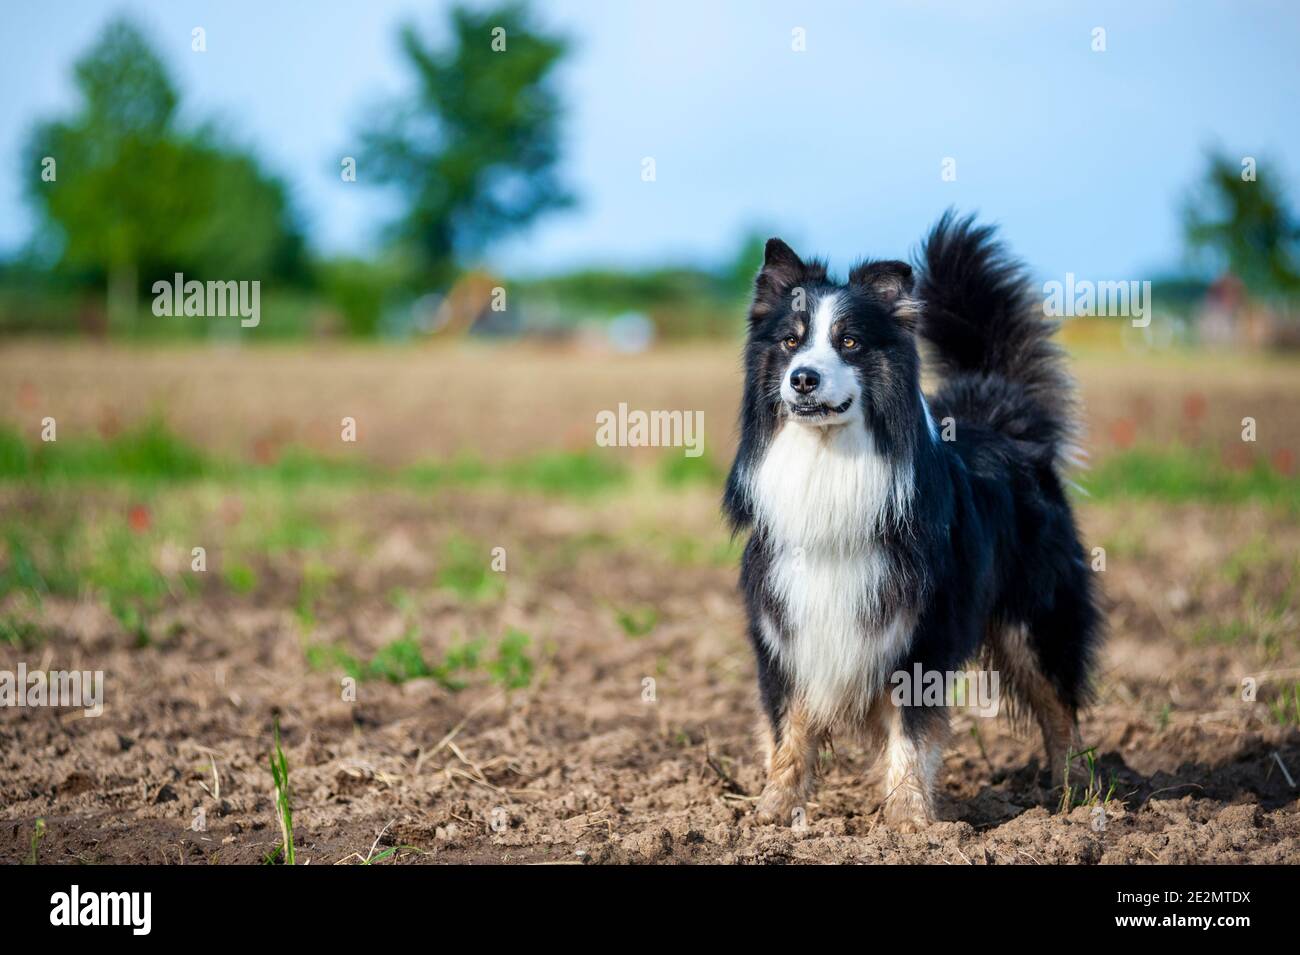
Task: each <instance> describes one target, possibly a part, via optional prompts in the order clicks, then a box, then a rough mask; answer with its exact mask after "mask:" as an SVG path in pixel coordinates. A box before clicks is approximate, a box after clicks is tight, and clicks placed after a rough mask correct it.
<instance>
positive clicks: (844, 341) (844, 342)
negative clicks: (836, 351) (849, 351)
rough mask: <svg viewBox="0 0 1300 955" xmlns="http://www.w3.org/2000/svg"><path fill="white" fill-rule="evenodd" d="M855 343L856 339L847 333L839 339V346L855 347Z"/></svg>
mask: <svg viewBox="0 0 1300 955" xmlns="http://www.w3.org/2000/svg"><path fill="white" fill-rule="evenodd" d="M857 344H858V343H857V340H856V339H854V338H853V337H852V336H849V335H845V336H844V337H843V338H841V339H840V346H841V347H843V348H855V347H857Z"/></svg>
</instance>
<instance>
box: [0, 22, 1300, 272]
mask: <svg viewBox="0 0 1300 955" xmlns="http://www.w3.org/2000/svg"><path fill="white" fill-rule="evenodd" d="M446 6H447V4H446V3H443V2H432V0H425V2H422V3H416V2H406V0H366V2H363V3H357V2H354V0H348V2H342V0H316V2H311V3H306V2H287V0H282V2H275V0H257V2H249V0H186V2H177V0H128V2H123V3H118V4H112V3H105V2H102V0H101V2H94V0H60V2H58V3H45V4H37V3H23V4H18V3H16V2H12V3H6V4H5V5H4V8H3V10H2V11H0V88H3V89H4V90H5V91H6V95H5V96H4V97H0V173H2V174H0V253H3V252H12V251H13V250H14V249H16V248H17V247H19V246H20V245H21V244H22V243H23V242H25V241H26V239H27V238H28V236H29V235H30V233H31V229H32V225H33V220H32V217H31V215H30V213H29V210H28V208H27V206H26V203H25V202H24V200H23V182H22V180H23V177H24V176H36V175H39V170H25V169H20V168H19V162H20V156H21V151H22V144H23V143H24V141H25V140H26V137H27V136H28V134H29V131H30V129H31V127H32V124H33V123H34V122H36V121H37V120H39V119H42V118H48V117H51V116H55V115H59V114H61V113H65V112H67V111H69V110H70V109H71V108H72V107H73V106H74V104H75V102H76V96H75V90H74V87H73V85H72V81H71V64H72V63H73V61H74V60H75V59H76V58H77V56H78V55H79V54H80V53H81V52H82V51H84V50H85V49H86V48H87V47H88V46H89V45H90V44H91V43H92V42H93V41H94V39H95V38H96V36H97V34H98V33H99V31H100V30H101V29H102V27H103V25H104V24H105V22H106V21H107V20H108V19H109V18H110V17H111V16H112V15H113V14H115V13H118V12H125V13H127V14H129V15H131V16H132V17H133V18H134V19H135V20H136V21H137V22H138V23H140V24H141V25H142V26H143V27H144V29H145V31H146V33H147V34H148V36H149V37H150V38H151V39H152V41H153V43H154V44H155V47H156V49H157V50H158V51H159V53H160V55H161V56H162V57H163V59H164V60H165V62H166V63H167V64H168V66H169V67H170V68H171V70H172V72H173V76H174V78H175V79H176V81H177V83H178V85H179V87H180V89H181V91H182V94H183V104H184V110H185V115H186V116H187V117H188V118H189V119H191V120H193V121H195V122H198V121H201V120H204V119H208V118H212V117H217V118H219V119H220V120H221V121H222V122H223V124H224V125H225V127H226V129H227V131H228V132H230V133H231V134H232V135H233V136H234V138H235V139H236V140H237V141H238V142H241V143H243V144H246V145H248V146H250V147H252V148H254V149H255V150H256V151H257V152H258V153H259V154H260V155H261V156H263V157H264V159H265V161H266V163H267V165H268V166H269V167H270V168H271V169H272V170H273V171H274V172H276V173H277V174H278V175H280V176H281V177H282V178H283V179H284V180H285V181H286V182H287V183H288V185H289V187H290V189H291V192H292V194H293V196H294V198H295V200H296V202H297V205H298V208H299V209H300V210H301V212H302V214H303V215H304V218H305V219H306V223H307V225H308V232H309V236H310V241H311V242H312V243H313V245H314V246H315V247H316V248H317V249H318V250H320V251H322V252H325V253H361V254H364V253H366V252H367V251H370V250H373V249H374V248H375V247H376V245H377V243H378V242H379V241H380V234H381V229H382V226H383V224H384V222H385V220H386V218H387V217H388V216H390V215H391V213H392V211H393V209H394V202H395V198H394V197H392V196H391V195H385V194H384V193H383V192H382V191H381V190H378V189H375V188H372V187H367V186H366V184H365V175H366V171H365V168H364V166H361V167H359V168H358V170H357V175H358V182H354V183H346V182H343V181H342V180H341V178H340V176H339V162H340V159H341V157H343V156H347V155H352V154H354V153H355V152H356V138H355V133H356V130H358V129H359V128H360V127H361V126H362V125H363V124H364V121H365V119H366V117H367V116H368V114H369V112H370V111H371V110H372V109H373V108H374V107H375V106H376V105H377V104H378V103H381V102H383V101H384V100H385V99H386V98H388V97H391V96H394V95H398V94H400V93H401V92H402V91H403V90H404V89H407V88H409V83H408V81H409V77H408V74H407V70H406V67H405V65H404V64H403V62H402V60H401V57H400V55H399V52H398V49H397V43H396V32H397V27H398V25H399V24H401V23H403V22H407V21H410V22H414V23H415V24H417V25H419V26H420V27H421V28H423V29H424V30H425V31H426V32H427V34H428V35H430V36H437V35H439V32H440V29H441V25H442V23H443V22H444V20H445V9H446ZM538 12H539V18H540V20H541V21H542V22H543V23H544V24H546V25H547V26H548V27H551V28H554V29H558V30H559V31H561V32H563V33H565V34H567V35H568V36H569V37H571V38H572V40H573V41H574V52H573V54H572V56H571V57H570V59H569V60H568V62H566V64H565V65H564V66H563V68H562V70H561V72H560V73H559V75H558V77H557V81H558V83H559V85H560V89H561V91H562V94H563V96H564V99H565V101H566V102H567V104H568V117H567V119H566V122H565V128H564V143H563V147H564V148H563V160H562V166H561V168H562V172H563V175H564V177H565V179H566V181H567V182H568V183H569V185H570V186H571V187H572V189H573V190H574V191H575V192H576V194H577V196H578V198H579V203H578V205H577V207H576V208H574V209H573V210H571V211H566V212H563V213H559V214H555V215H552V216H549V217H548V218H546V219H544V220H541V221H539V222H538V223H536V224H535V225H534V226H533V227H531V228H530V229H528V230H527V232H525V233H523V234H521V235H519V236H517V237H515V238H512V239H509V240H506V241H504V242H502V243H500V244H498V245H497V246H495V247H493V248H492V249H490V250H489V251H488V253H487V255H486V259H487V262H486V264H488V265H490V266H493V267H496V268H498V269H501V270H504V271H506V272H508V273H510V274H516V275H520V274H543V273H547V272H553V271H559V270H563V269H568V268H573V267H580V266H589V265H626V266H639V265H653V264H659V263H664V262H672V263H698V264H701V265H714V264H718V263H720V262H723V261H726V260H728V259H729V258H730V257H732V256H733V255H734V253H735V250H736V249H737V247H738V244H739V241H740V238H741V236H742V235H743V234H745V233H747V232H750V231H753V230H758V231H763V232H765V233H767V234H779V235H781V236H782V237H784V238H785V239H786V240H787V241H788V242H790V243H791V244H792V245H793V246H794V247H795V248H796V250H798V251H799V252H800V253H801V254H819V255H823V256H827V257H829V259H830V261H831V266H832V269H833V270H836V271H838V272H839V273H840V274H843V273H844V272H845V271H846V270H847V268H848V266H849V265H850V264H851V262H852V260H854V259H857V258H861V257H864V256H877V257H906V256H907V255H908V254H909V253H910V252H911V251H912V250H913V249H914V248H915V246H916V244H917V242H918V240H919V239H920V237H921V236H922V235H923V233H924V231H925V229H926V228H927V226H928V225H929V224H930V223H932V222H933V221H934V220H935V219H936V218H937V217H938V216H939V214H940V213H941V212H942V211H943V210H944V209H945V208H947V207H949V206H956V207H957V208H959V209H961V210H964V211H971V212H979V213H980V214H981V216H982V217H984V218H986V219H989V220H991V221H994V222H997V223H999V224H1001V226H1002V228H1003V230H1004V234H1005V235H1006V237H1007V240H1008V242H1009V243H1010V244H1011V246H1012V248H1013V250H1014V251H1015V252H1016V253H1017V254H1018V255H1019V256H1020V257H1021V258H1022V259H1024V260H1025V261H1026V262H1028V263H1029V265H1030V267H1031V268H1032V269H1033V271H1034V272H1035V273H1036V274H1038V275H1040V276H1045V277H1050V276H1064V274H1065V273H1066V272H1073V273H1075V275H1076V276H1078V277H1080V278H1088V279H1093V280H1098V281H1100V280H1119V279H1143V278H1152V277H1158V276H1160V275H1163V274H1167V273H1168V272H1170V271H1171V270H1173V269H1176V268H1177V267H1178V266H1179V264H1180V263H1181V261H1182V259H1181V255H1182V247H1181V240H1180V229H1179V207H1180V202H1182V201H1183V198H1184V197H1185V196H1186V194H1187V190H1188V188H1189V186H1190V184H1191V183H1192V182H1193V181H1195V179H1196V178H1197V176H1198V174H1199V173H1200V172H1201V170H1202V169H1203V167H1204V156H1205V151H1206V149H1207V148H1210V147H1218V148H1220V149H1222V150H1223V151H1224V152H1225V153H1226V154H1228V155H1230V156H1232V157H1234V158H1238V157H1245V156H1252V157H1255V158H1256V159H1257V161H1258V163H1259V167H1258V175H1259V177H1260V178H1261V179H1264V178H1266V177H1273V178H1274V179H1275V180H1276V181H1278V182H1279V183H1280V184H1282V185H1284V187H1285V188H1286V189H1287V190H1288V191H1289V192H1290V194H1291V196H1292V198H1293V200H1295V201H1300V123H1298V122H1297V121H1296V115H1297V111H1298V108H1297V104H1300V60H1297V57H1296V55H1295V50H1296V48H1297V45H1298V42H1300V4H1298V3H1294V2H1290V0H1279V2H1268V0H1244V2H1235V3H1234V2H1226V0H1225V2H1211V0H1143V2H1140V3H1134V2H1132V0H1128V2H1090V3H1071V2H1065V0H1062V2H1052V0H1032V2H1031V0H1025V2H1020V3H1012V2H994V0H987V2H969V0H951V2H939V0H935V2H925V0H880V2H830V0H820V2H815V3H812V2H806V0H805V2H799V3H794V2H761V0H760V2H753V0H750V2H744V0H734V2H723V0H551V2H548V3H546V4H544V5H540V6H538ZM196 26H201V27H203V29H204V30H205V31H206V39H207V51H206V52H203V53H197V52H194V51H192V50H191V42H190V41H191V30H192V29H193V28H194V27H196ZM1099 27H1100V28H1102V29H1104V30H1105V47H1106V49H1105V51H1104V52H1095V51H1094V50H1093V49H1092V47H1093V45H1094V30H1095V29H1096V28H1099ZM796 29H800V30H802V31H803V33H802V36H803V38H804V47H805V48H804V49H803V50H802V51H799V50H795V49H793V47H794V46H795V45H796V43H795V34H794V32H793V31H795V30H796ZM485 42H486V41H485ZM647 157H652V158H653V159H654V164H655V180H654V181H653V182H647V181H644V180H643V177H642V169H643V160H644V159H645V158H647ZM949 159H951V160H954V161H955V163H953V164H949V166H948V168H949V169H955V172H956V176H955V179H953V178H952V177H951V176H949V178H948V181H945V179H944V177H943V175H942V173H943V170H944V168H945V167H944V163H945V160H949Z"/></svg>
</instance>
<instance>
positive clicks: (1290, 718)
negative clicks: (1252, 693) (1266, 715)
mask: <svg viewBox="0 0 1300 955" xmlns="http://www.w3.org/2000/svg"><path fill="white" fill-rule="evenodd" d="M1268 708H1269V712H1270V713H1272V714H1273V719H1274V720H1275V721H1276V722H1277V725H1278V726H1300V682H1298V683H1296V684H1295V685H1294V686H1292V687H1291V692H1290V693H1287V692H1286V691H1285V690H1284V691H1283V692H1281V693H1279V694H1278V697H1277V699H1276V700H1274V701H1273V702H1272V703H1270V704H1269V707H1268Z"/></svg>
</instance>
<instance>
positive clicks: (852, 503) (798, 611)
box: [751, 415, 913, 723]
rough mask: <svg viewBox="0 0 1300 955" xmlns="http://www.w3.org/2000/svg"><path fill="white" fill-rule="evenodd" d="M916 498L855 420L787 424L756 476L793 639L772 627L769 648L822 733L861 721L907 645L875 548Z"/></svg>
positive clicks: (905, 623) (766, 631) (773, 583)
mask: <svg viewBox="0 0 1300 955" xmlns="http://www.w3.org/2000/svg"><path fill="white" fill-rule="evenodd" d="M911 494H912V481H911V474H910V471H908V470H900V469H896V468H894V467H891V466H890V465H889V463H888V462H887V461H886V460H885V459H884V458H883V457H882V456H881V455H879V454H877V453H876V451H875V448H874V446H873V442H872V440H871V436H870V434H869V432H868V431H867V430H866V428H865V426H864V425H863V423H862V421H861V418H860V416H857V415H855V420H853V421H851V422H849V423H848V424H845V425H841V426H837V427H833V428H828V429H822V428H817V427H806V426H803V425H801V424H798V423H796V422H794V421H787V422H786V423H785V425H784V426H783V427H782V428H781V429H780V430H779V431H778V432H777V434H776V436H775V437H774V438H773V440H772V444H771V446H770V447H769V448H768V451H767V454H766V455H765V456H764V458H763V461H762V464H761V465H760V466H759V468H758V470H757V472H756V473H755V475H754V476H753V481H752V485H751V495H752V498H753V504H754V510H755V516H756V518H757V520H758V522H759V523H760V524H762V525H763V526H764V528H765V529H766V530H767V532H768V535H769V539H770V541H771V543H772V547H773V550H774V554H773V559H772V564H771V567H770V569H769V571H768V585H769V587H770V588H771V589H772V592H773V594H774V595H775V596H776V598H777V599H778V600H779V601H780V603H781V607H782V609H783V611H784V614H783V616H784V622H785V625H786V630H787V633H786V636H785V638H784V639H782V637H781V635H780V634H778V633H777V632H776V629H775V627H774V626H773V625H772V622H771V621H765V622H764V623H763V625H762V627H761V632H762V636H763V639H764V642H765V643H767V645H768V648H769V649H770V650H771V651H772V653H773V655H774V656H775V657H776V659H777V660H778V661H779V663H780V664H781V666H782V667H784V669H785V670H786V672H787V673H788V674H790V676H791V677H792V679H793V682H794V687H795V691H796V692H797V693H798V694H799V695H800V696H801V697H802V698H803V700H804V701H805V703H806V704H807V706H808V708H809V710H810V712H811V714H812V715H813V716H814V718H816V719H818V720H820V721H822V722H825V723H831V722H833V721H834V720H835V719H836V718H837V717H840V716H844V715H848V714H849V713H856V714H857V715H861V714H862V713H863V712H864V711H865V708H866V707H867V706H869V705H870V703H871V699H872V696H873V695H874V694H875V693H877V692H879V691H880V689H881V687H882V686H883V685H884V681H885V679H886V677H887V675H888V674H887V673H886V668H888V667H890V666H892V665H893V664H894V662H895V661H896V659H897V655H898V653H899V651H900V650H901V648H902V647H903V646H904V645H905V644H906V642H907V640H908V639H909V638H910V635H911V632H912V627H913V621H912V619H911V617H910V615H909V614H906V613H899V614H894V615H892V616H890V617H889V618H886V617H885V615H884V612H883V611H884V609H885V608H884V607H882V606H881V595H882V591H883V589H884V587H885V585H886V584H887V583H888V575H889V574H890V573H891V572H892V568H891V566H890V563H889V561H888V559H887V557H886V554H885V551H884V549H883V548H882V547H880V545H879V543H878V541H879V531H880V528H881V527H882V526H883V525H884V523H885V522H887V521H894V520H897V519H899V518H901V516H902V515H903V513H904V511H905V509H906V507H907V504H908V501H909V499H910V497H911Z"/></svg>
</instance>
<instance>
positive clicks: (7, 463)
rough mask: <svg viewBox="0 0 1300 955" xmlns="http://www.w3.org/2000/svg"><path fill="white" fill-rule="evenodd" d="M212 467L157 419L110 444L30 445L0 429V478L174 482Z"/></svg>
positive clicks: (75, 440)
mask: <svg viewBox="0 0 1300 955" xmlns="http://www.w3.org/2000/svg"><path fill="white" fill-rule="evenodd" d="M211 467H212V465H211V463H210V462H208V461H206V460H205V459H204V457H203V455H202V454H200V453H199V452H198V451H197V450H195V449H194V448H193V447H191V446H190V445H188V444H186V443H185V442H184V441H182V440H181V439H180V438H178V437H177V436H176V435H174V434H172V432H171V431H169V430H168V428H167V426H166V425H165V424H164V423H163V422H162V421H161V420H159V419H153V420H150V421H148V422H146V423H145V424H143V425H141V426H139V427H137V428H135V429H132V430H129V431H123V432H122V433H121V434H119V435H117V436H115V437H113V438H110V439H108V440H104V439H101V438H65V439H60V440H58V441H50V442H38V443H36V444H34V445H28V444H27V443H26V442H25V441H24V440H23V438H22V435H21V434H18V433H17V432H16V431H14V430H12V429H10V428H0V479H6V480H14V479H24V480H38V481H51V480H103V479H105V478H117V477H126V478H132V479H137V480H145V481H158V480H170V481H178V480H191V479H193V478H197V477H201V476H203V475H204V474H205V473H207V472H208V471H209V470H210V469H211Z"/></svg>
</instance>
